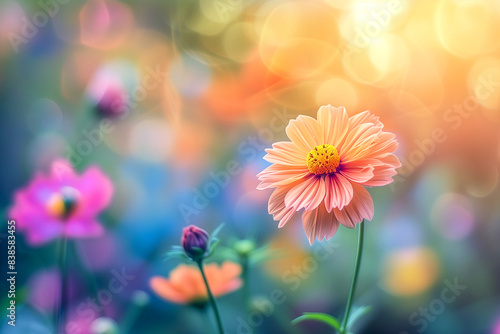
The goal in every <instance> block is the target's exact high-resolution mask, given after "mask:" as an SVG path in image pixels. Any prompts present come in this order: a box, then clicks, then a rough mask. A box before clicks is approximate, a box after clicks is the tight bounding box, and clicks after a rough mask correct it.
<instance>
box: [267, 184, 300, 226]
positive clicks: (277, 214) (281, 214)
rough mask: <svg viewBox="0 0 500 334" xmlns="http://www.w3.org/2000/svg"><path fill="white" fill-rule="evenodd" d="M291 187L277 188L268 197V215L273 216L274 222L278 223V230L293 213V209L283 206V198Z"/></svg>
mask: <svg viewBox="0 0 500 334" xmlns="http://www.w3.org/2000/svg"><path fill="white" fill-rule="evenodd" d="M292 187H293V185H291V186H290V185H287V186H281V187H278V188H276V189H275V190H274V191H273V193H272V194H271V197H269V213H270V214H272V215H273V219H274V220H276V221H279V225H278V227H279V228H282V227H283V226H285V224H286V223H287V222H288V221H289V220H290V219H291V218H292V216H293V214H294V213H295V210H294V208H287V207H286V206H285V196H286V194H287V193H288V191H289V190H290V189H291V188H292Z"/></svg>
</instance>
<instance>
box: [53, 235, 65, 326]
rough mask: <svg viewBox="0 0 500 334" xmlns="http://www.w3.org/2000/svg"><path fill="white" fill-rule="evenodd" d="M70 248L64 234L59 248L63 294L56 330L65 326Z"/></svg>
mask: <svg viewBox="0 0 500 334" xmlns="http://www.w3.org/2000/svg"><path fill="white" fill-rule="evenodd" d="M67 248H68V238H67V237H66V235H63V237H62V238H61V246H60V248H59V273H60V277H61V295H60V303H59V310H58V311H57V316H56V321H55V324H54V325H55V329H56V332H58V331H59V330H62V329H61V328H63V326H64V312H66V301H67V290H68V285H67V284H68V282H67V281H68V280H67V269H66V264H67V262H66V254H67Z"/></svg>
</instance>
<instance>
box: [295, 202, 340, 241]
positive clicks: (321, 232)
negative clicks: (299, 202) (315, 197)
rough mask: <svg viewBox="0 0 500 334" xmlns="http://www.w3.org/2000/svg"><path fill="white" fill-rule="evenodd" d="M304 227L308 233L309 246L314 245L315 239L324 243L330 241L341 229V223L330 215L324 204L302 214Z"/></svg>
mask: <svg viewBox="0 0 500 334" xmlns="http://www.w3.org/2000/svg"><path fill="white" fill-rule="evenodd" d="M302 225H303V226H304V231H305V232H306V235H307V238H308V239H309V244H311V245H312V244H313V243H314V241H315V239H318V241H322V240H323V239H325V238H326V240H328V239H330V238H331V237H333V236H334V235H335V233H336V232H337V230H338V228H339V222H338V221H337V219H335V215H334V214H333V212H332V213H328V212H327V211H326V208H325V206H324V205H323V204H321V205H320V206H318V207H317V208H316V209H314V210H311V211H305V212H304V213H303V214H302Z"/></svg>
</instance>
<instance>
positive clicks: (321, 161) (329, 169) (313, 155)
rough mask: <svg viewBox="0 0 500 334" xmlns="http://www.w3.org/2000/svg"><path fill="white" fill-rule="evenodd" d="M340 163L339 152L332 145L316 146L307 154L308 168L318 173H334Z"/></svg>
mask: <svg viewBox="0 0 500 334" xmlns="http://www.w3.org/2000/svg"><path fill="white" fill-rule="evenodd" d="M339 164H340V157H339V152H337V149H336V148H335V147H334V146H332V145H328V144H323V145H319V146H316V147H315V148H313V149H312V151H311V152H309V153H308V154H307V168H308V169H309V171H310V172H311V173H313V174H316V175H320V174H330V173H334V172H336V171H337V167H338V166H339Z"/></svg>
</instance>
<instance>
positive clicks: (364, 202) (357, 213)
mask: <svg viewBox="0 0 500 334" xmlns="http://www.w3.org/2000/svg"><path fill="white" fill-rule="evenodd" d="M352 188H353V191H354V196H353V197H352V200H351V202H350V203H349V204H348V205H347V206H346V207H344V209H342V210H340V209H338V208H334V209H333V212H335V216H336V217H337V219H338V220H339V222H340V223H341V224H342V225H344V226H346V227H348V228H354V226H355V225H356V224H359V223H361V221H362V220H363V219H367V220H372V218H373V211H374V208H373V200H372V197H371V196H370V193H368V191H367V190H366V189H365V188H364V187H363V186H361V185H359V184H357V183H352Z"/></svg>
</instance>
